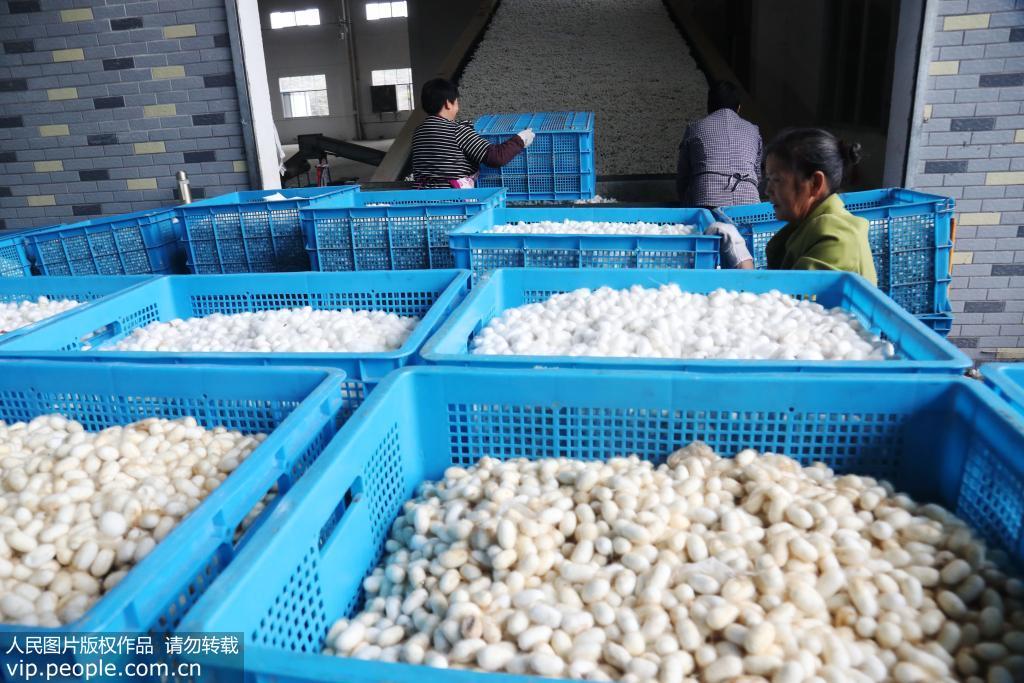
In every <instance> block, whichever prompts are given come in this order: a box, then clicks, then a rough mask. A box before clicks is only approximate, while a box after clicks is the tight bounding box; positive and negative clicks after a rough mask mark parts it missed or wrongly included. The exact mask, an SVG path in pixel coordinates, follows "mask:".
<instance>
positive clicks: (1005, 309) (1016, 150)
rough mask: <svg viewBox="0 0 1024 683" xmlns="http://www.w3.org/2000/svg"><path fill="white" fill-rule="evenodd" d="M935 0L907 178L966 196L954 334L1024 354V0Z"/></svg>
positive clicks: (1005, 354)
mask: <svg viewBox="0 0 1024 683" xmlns="http://www.w3.org/2000/svg"><path fill="white" fill-rule="evenodd" d="M929 2H930V3H935V4H936V5H937V7H936V8H935V9H937V10H938V16H937V17H936V18H935V21H936V24H935V25H934V36H933V40H932V41H931V44H925V45H923V46H922V50H923V51H924V52H923V59H924V60H926V61H928V62H929V65H928V74H929V75H928V82H927V84H926V85H927V88H926V93H925V106H924V120H923V121H918V122H915V123H916V124H917V125H919V126H920V139H919V141H918V149H917V152H918V153H919V155H920V156H919V162H918V164H917V166H916V168H911V169H909V174H910V178H909V181H908V184H909V185H910V186H912V187H915V188H917V189H920V190H924V191H926V192H934V193H936V194H943V195H948V196H951V197H954V198H955V199H956V202H957V223H958V229H957V242H956V253H955V254H954V264H955V265H954V268H953V283H952V289H951V292H950V298H951V299H952V300H953V310H954V315H955V320H954V326H953V331H952V334H951V335H950V338H951V339H952V340H953V341H955V342H956V343H957V344H958V345H960V346H961V347H963V348H964V349H965V351H966V352H968V353H970V354H971V355H973V356H974V357H975V358H978V359H981V360H992V359H997V358H998V359H1020V358H1024V109H1022V102H1024V2H1022V1H1021V0H929Z"/></svg>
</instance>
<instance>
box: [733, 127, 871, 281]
mask: <svg viewBox="0 0 1024 683" xmlns="http://www.w3.org/2000/svg"><path fill="white" fill-rule="evenodd" d="M858 161H860V145H859V144H856V143H855V144H853V145H847V144H846V143H844V142H842V141H841V140H839V139H837V138H836V137H835V136H834V135H832V134H831V133H829V132H827V131H824V130H820V129H816V128H798V129H792V130H787V131H783V132H782V133H780V134H779V135H778V137H776V138H775V140H773V141H772V143H771V144H770V145H769V146H768V148H767V150H766V152H765V177H766V179H767V187H766V191H767V194H768V199H769V200H770V201H771V203H772V206H774V207H775V215H776V216H777V217H778V218H779V219H781V220H784V221H787V223H786V225H785V227H783V228H782V229H781V230H779V231H778V232H777V233H775V236H774V237H772V238H771V240H770V241H769V242H768V244H767V246H766V247H765V256H766V258H767V261H768V269H769V270H844V271H849V272H851V273H857V274H858V275H861V276H863V277H864V278H865V279H867V280H868V281H870V282H871V284H875V285H877V284H878V276H877V274H876V273H875V264H874V261H873V259H872V257H871V247H870V245H869V244H868V222H867V221H866V220H864V219H863V218H858V217H856V216H854V215H853V214H851V213H850V212H849V211H847V210H846V207H845V206H844V205H843V200H842V199H841V198H840V197H839V195H838V194H836V191H837V190H838V189H839V187H840V186H841V185H842V183H843V176H844V172H845V170H846V169H847V168H849V167H852V166H853V165H854V164H856V163H857V162H858ZM728 228H732V229H731V230H730V229H728ZM713 232H717V234H721V235H722V260H723V263H722V265H723V267H727V268H752V267H753V260H752V258H751V256H750V252H748V251H747V250H746V248H745V246H743V242H742V238H741V237H740V236H739V233H738V232H736V231H735V228H734V227H733V226H728V227H726V226H723V225H722V224H717V225H716V229H715V230H714V231H713ZM737 240H738V242H737Z"/></svg>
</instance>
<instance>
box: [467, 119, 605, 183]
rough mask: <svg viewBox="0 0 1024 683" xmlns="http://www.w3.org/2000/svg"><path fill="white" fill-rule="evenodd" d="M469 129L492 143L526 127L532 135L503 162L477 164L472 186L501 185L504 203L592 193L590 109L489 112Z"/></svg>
mask: <svg viewBox="0 0 1024 683" xmlns="http://www.w3.org/2000/svg"><path fill="white" fill-rule="evenodd" d="M475 127H476V131H477V132H478V133H479V134H480V135H481V136H482V137H484V138H486V139H487V140H488V141H489V142H491V143H492V144H499V143H502V142H505V141H506V140H508V139H509V138H510V137H511V136H513V135H515V134H516V133H518V132H519V131H521V130H524V129H526V128H532V129H533V132H534V133H535V134H536V137H535V138H534V140H533V144H532V145H530V146H529V147H527V148H526V149H524V150H523V151H522V152H520V153H519V154H518V155H517V156H516V157H515V159H513V160H512V161H510V162H509V163H508V164H506V165H505V166H502V167H501V168H491V167H489V166H485V165H481V166H480V178H479V180H478V181H477V187H504V188H505V189H506V190H508V199H509V201H571V200H575V199H590V198H591V197H593V196H594V194H595V193H596V188H597V174H596V173H595V172H594V113H593V112H551V113H537V114H491V115H488V116H481V117H480V119H479V120H478V121H477V122H476V124H475Z"/></svg>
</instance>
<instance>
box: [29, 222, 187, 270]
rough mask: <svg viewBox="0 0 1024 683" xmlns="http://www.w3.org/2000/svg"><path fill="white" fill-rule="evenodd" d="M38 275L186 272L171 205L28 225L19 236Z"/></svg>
mask: <svg viewBox="0 0 1024 683" xmlns="http://www.w3.org/2000/svg"><path fill="white" fill-rule="evenodd" d="M18 237H19V238H20V239H21V240H22V241H23V242H24V244H25V249H26V250H27V252H28V255H29V258H30V259H31V260H32V262H33V263H34V264H35V266H36V268H38V269H39V273H40V274H41V275H144V274H152V273H155V274H161V275H168V274H172V273H183V272H185V259H184V255H183V253H182V251H181V245H180V244H179V242H178V237H179V222H178V217H177V214H175V212H174V209H154V210H148V211H138V212H136V213H128V214H124V215H121V216H114V217H112V218H94V219H92V220H88V221H82V222H80V223H72V224H70V225H60V226H56V227H52V228H41V229H39V230H30V231H28V232H24V233H21V234H19V235H18Z"/></svg>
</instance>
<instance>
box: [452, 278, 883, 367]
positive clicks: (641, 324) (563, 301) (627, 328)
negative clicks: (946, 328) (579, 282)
mask: <svg viewBox="0 0 1024 683" xmlns="http://www.w3.org/2000/svg"><path fill="white" fill-rule="evenodd" d="M472 352H473V353H474V354H485V355H527V356H616V357H628V358H695V359H706V358H720V359H747V360H806V361H820V360H843V361H862V360H887V359H891V358H893V357H894V356H895V349H894V348H893V345H892V344H891V343H890V342H888V341H885V340H883V339H880V338H878V337H874V336H872V335H871V334H870V333H869V332H868V331H867V330H865V329H864V327H863V326H862V325H861V323H860V321H858V320H857V318H856V317H855V316H853V315H852V314H850V313H848V312H846V311H843V310H842V309H839V308H834V309H826V308H825V307H824V306H822V305H821V304H818V303H815V302H813V301H810V300H807V299H795V298H793V297H791V296H789V295H787V294H783V293H781V292H779V291H777V290H772V291H771V292H767V293H764V294H754V293H751V292H735V291H726V290H724V289H717V290H715V291H714V292H712V293H711V294H695V293H692V292H684V291H682V290H681V289H680V288H679V286H678V285H675V284H670V285H662V286H661V287H658V288H657V289H649V288H644V287H641V286H640V285H634V286H633V287H631V288H629V289H622V290H616V289H612V288H610V287H601V288H600V289H596V290H590V289H578V290H576V291H573V292H566V293H563V294H556V295H554V296H552V297H551V298H549V299H547V300H546V301H542V302H538V303H533V304H527V305H525V306H519V307H516V308H510V309H508V310H506V311H504V312H502V313H501V315H499V316H497V317H495V318H494V319H492V320H491V321H490V322H489V323H488V324H487V326H486V327H484V329H483V330H481V331H480V333H479V334H478V335H476V336H475V337H474V338H473V341H472Z"/></svg>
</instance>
